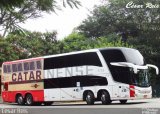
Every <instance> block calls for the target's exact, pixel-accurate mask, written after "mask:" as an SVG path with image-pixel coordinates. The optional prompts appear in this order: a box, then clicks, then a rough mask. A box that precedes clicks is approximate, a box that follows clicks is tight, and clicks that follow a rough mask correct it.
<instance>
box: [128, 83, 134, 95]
mask: <svg viewBox="0 0 160 114" xmlns="http://www.w3.org/2000/svg"><path fill="white" fill-rule="evenodd" d="M129 88H130V97H135V87H134V85H129Z"/></svg>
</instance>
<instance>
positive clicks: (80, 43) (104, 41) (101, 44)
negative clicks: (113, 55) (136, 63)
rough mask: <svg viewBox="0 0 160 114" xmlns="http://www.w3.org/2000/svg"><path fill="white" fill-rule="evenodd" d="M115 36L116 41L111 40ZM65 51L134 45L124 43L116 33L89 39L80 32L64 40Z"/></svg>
mask: <svg viewBox="0 0 160 114" xmlns="http://www.w3.org/2000/svg"><path fill="white" fill-rule="evenodd" d="M111 38H115V41H114V42H113V41H110V39H111ZM62 43H63V52H71V51H79V50H86V49H94V48H105V47H124V46H125V47H132V46H130V45H128V44H127V43H122V42H121V41H120V40H119V38H118V36H117V35H116V34H111V35H108V36H106V37H99V38H97V39H89V38H86V37H85V36H84V35H82V34H79V33H72V34H70V35H69V36H68V37H66V38H65V39H64V40H63V41H62Z"/></svg>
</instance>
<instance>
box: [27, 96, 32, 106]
mask: <svg viewBox="0 0 160 114" xmlns="http://www.w3.org/2000/svg"><path fill="white" fill-rule="evenodd" d="M33 104H34V101H33V96H32V95H31V94H27V95H26V105H28V106H31V105H33Z"/></svg>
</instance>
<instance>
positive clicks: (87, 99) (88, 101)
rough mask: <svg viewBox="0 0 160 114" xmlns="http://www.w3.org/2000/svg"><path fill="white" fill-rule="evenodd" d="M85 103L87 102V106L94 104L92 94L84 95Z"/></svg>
mask: <svg viewBox="0 0 160 114" xmlns="http://www.w3.org/2000/svg"><path fill="white" fill-rule="evenodd" d="M86 102H87V104H88V105H93V104H94V94H93V93H92V92H90V91H89V92H88V93H87V95H86Z"/></svg>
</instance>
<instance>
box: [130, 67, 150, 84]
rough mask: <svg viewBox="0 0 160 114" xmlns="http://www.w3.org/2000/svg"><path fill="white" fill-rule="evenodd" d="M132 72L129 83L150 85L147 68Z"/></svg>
mask: <svg viewBox="0 0 160 114" xmlns="http://www.w3.org/2000/svg"><path fill="white" fill-rule="evenodd" d="M131 74H132V76H131V77H132V81H131V84H132V85H135V86H139V87H148V86H150V84H149V79H148V78H149V72H148V69H145V70H144V69H141V70H139V72H138V73H137V74H135V73H134V72H132V73H131Z"/></svg>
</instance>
